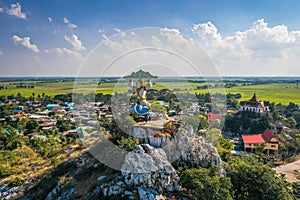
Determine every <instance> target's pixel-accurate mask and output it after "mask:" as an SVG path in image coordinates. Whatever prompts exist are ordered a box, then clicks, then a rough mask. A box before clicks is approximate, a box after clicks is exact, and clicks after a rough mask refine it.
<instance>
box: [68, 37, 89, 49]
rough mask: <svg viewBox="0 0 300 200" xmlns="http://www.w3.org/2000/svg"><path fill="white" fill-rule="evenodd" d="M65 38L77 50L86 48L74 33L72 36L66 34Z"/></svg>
mask: <svg viewBox="0 0 300 200" xmlns="http://www.w3.org/2000/svg"><path fill="white" fill-rule="evenodd" d="M64 38H65V40H66V41H67V42H68V43H69V44H70V45H71V46H72V47H73V48H74V49H75V50H76V51H82V50H85V49H86V48H85V47H84V46H83V44H82V42H81V41H80V40H79V39H78V36H77V35H75V34H73V35H72V36H71V37H68V36H66V35H65V36H64Z"/></svg>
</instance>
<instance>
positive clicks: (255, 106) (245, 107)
mask: <svg viewBox="0 0 300 200" xmlns="http://www.w3.org/2000/svg"><path fill="white" fill-rule="evenodd" d="M240 111H241V112H246V111H248V112H253V113H256V114H266V113H268V112H269V111H270V103H269V102H268V101H260V100H259V99H258V98H257V96H256V94H255V93H254V95H253V97H252V98H251V99H250V100H248V101H241V102H240Z"/></svg>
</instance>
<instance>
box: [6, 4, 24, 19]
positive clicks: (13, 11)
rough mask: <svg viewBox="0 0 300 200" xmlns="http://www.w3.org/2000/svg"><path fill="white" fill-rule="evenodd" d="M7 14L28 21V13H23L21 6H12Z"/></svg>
mask: <svg viewBox="0 0 300 200" xmlns="http://www.w3.org/2000/svg"><path fill="white" fill-rule="evenodd" d="M7 14H9V15H13V16H16V17H17V18H20V19H26V13H24V12H22V8H21V4H19V3H16V4H11V7H10V9H9V10H7Z"/></svg>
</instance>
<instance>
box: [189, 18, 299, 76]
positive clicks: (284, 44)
mask: <svg viewBox="0 0 300 200" xmlns="http://www.w3.org/2000/svg"><path fill="white" fill-rule="evenodd" d="M192 31H193V32H194V33H195V34H196V35H197V36H198V37H199V38H198V41H199V42H200V44H201V45H203V46H204V48H205V49H206V50H207V52H208V54H209V55H210V56H211V57H212V58H213V60H214V61H215V62H216V63H217V64H218V65H219V66H221V68H223V70H224V73H225V72H226V73H227V72H229V73H230V74H242V73H244V74H248V75H252V74H257V75H261V74H272V75H276V74H280V72H279V69H280V67H282V66H284V65H285V66H286V63H287V62H289V67H292V66H294V65H295V64H294V63H296V61H297V60H298V61H300V59H299V56H300V54H299V53H300V45H299V44H300V31H289V30H288V27H287V26H286V25H283V24H281V25H276V26H273V27H272V26H269V25H268V23H267V22H265V20H264V19H259V20H257V21H255V22H254V23H253V24H252V26H251V27H249V28H248V29H246V30H244V31H237V32H235V33H234V34H232V35H230V36H226V37H225V36H222V34H221V33H219V32H218V29H217V27H216V26H215V25H214V24H212V23H211V22H207V23H201V24H194V26H193V28H192ZM299 72H300V71H299Z"/></svg>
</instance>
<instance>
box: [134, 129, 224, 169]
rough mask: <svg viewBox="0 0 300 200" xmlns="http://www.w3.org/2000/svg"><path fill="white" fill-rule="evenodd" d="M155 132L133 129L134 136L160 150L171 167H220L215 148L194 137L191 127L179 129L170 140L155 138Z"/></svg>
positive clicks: (152, 130) (199, 137) (198, 137)
mask: <svg viewBox="0 0 300 200" xmlns="http://www.w3.org/2000/svg"><path fill="white" fill-rule="evenodd" d="M157 131H158V129H156V128H153V127H143V126H137V127H134V128H133V134H134V136H135V137H137V138H141V141H142V142H143V143H146V144H149V145H151V146H153V147H157V148H162V149H163V150H164V151H165V153H166V156H167V159H168V161H170V162H171V163H172V165H175V166H180V167H209V166H213V165H218V166H221V159H220V157H219V154H218V152H217V149H216V148H215V146H214V145H213V144H212V143H208V142H207V141H205V139H204V138H203V137H201V136H198V135H196V134H195V133H194V130H193V129H192V128H191V127H189V128H180V129H179V130H178V131H177V132H176V133H175V134H173V137H172V138H170V137H167V136H166V135H162V136H161V137H156V136H155V134H156V132H157Z"/></svg>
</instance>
